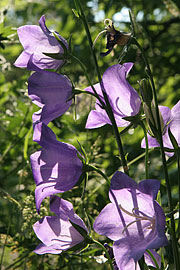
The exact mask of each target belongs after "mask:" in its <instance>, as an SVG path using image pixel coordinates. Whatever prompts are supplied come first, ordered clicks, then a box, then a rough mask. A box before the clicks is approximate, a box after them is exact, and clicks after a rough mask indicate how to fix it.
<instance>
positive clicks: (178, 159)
mask: <svg viewBox="0 0 180 270" xmlns="http://www.w3.org/2000/svg"><path fill="white" fill-rule="evenodd" d="M177 167H178V188H179V218H178V229H177V238H179V237H180V153H179V151H178V152H177Z"/></svg>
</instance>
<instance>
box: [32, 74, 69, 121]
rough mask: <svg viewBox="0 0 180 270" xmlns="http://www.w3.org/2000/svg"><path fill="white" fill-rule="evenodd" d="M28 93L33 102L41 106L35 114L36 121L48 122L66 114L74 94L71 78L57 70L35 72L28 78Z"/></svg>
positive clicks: (34, 119)
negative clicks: (56, 71) (58, 72)
mask: <svg viewBox="0 0 180 270" xmlns="http://www.w3.org/2000/svg"><path fill="white" fill-rule="evenodd" d="M28 94H29V97H30V98H31V99H32V101H33V103H35V104H36V105H38V106H39V107H40V108H41V110H40V111H38V112H36V113H34V115H33V122H34V123H35V122H37V121H41V122H44V123H45V124H48V123H49V122H50V121H52V120H54V119H55V118H57V117H59V116H61V115H62V114H64V113H65V112H66V111H67V110H68V108H69V107H70V105H71V103H72V101H71V100H68V98H69V97H70V96H71V95H72V85H71V82H70V80H69V79H68V78H67V77H66V76H63V75H61V74H57V73H55V72H49V71H44V70H43V71H42V70H40V71H36V72H34V73H33V74H32V75H31V76H30V78H29V80H28Z"/></svg>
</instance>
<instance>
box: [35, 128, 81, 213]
mask: <svg viewBox="0 0 180 270" xmlns="http://www.w3.org/2000/svg"><path fill="white" fill-rule="evenodd" d="M33 139H34V141H36V142H38V143H39V144H40V145H41V146H42V148H41V149H40V150H39V151H37V152H35V153H34V154H32V155H31V157H30V159H31V166H32V173H33V176H34V180H35V183H36V190H35V199H36V207H37V210H38V211H39V209H40V205H41V202H42V200H43V199H44V198H45V197H47V196H50V195H53V194H55V193H61V192H65V191H68V190H70V189H72V187H73V186H74V185H75V184H76V183H77V181H78V180H79V177H80V175H81V173H82V167H83V165H82V162H81V161H80V159H79V158H78V156H77V153H78V152H77V150H76V148H75V147H74V146H73V145H70V144H67V143H62V142H60V141H57V140H56V136H55V134H54V133H53V131H52V130H51V129H50V128H49V127H47V126H46V125H45V124H43V123H38V124H35V125H34V136H33Z"/></svg>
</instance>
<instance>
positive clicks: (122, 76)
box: [86, 63, 141, 128]
mask: <svg viewBox="0 0 180 270" xmlns="http://www.w3.org/2000/svg"><path fill="white" fill-rule="evenodd" d="M132 66H133V63H125V64H123V65H120V64H117V65H113V66H111V67H109V68H108V69H107V70H106V71H105V73H104V74H103V76H102V81H101V83H100V84H99V83H98V84H95V85H94V88H95V89H96V92H97V93H98V95H99V96H100V98H101V100H102V101H103V102H105V101H104V98H103V93H102V89H103V91H105V92H106V94H107V96H108V99H109V102H110V105H111V108H112V111H113V113H114V117H115V120H116V123H117V126H118V127H125V126H128V125H129V122H128V121H126V120H125V119H123V117H127V116H134V115H136V114H138V113H139V110H140V106H141V99H140V97H139V95H138V93H137V92H136V91H135V90H134V88H133V87H132V86H131V85H130V84H129V83H128V81H127V80H126V76H127V75H128V73H129V71H130V70H131V68H132ZM86 90H87V91H89V92H93V90H92V88H91V87H88V88H86ZM105 124H110V125H111V121H110V119H109V117H108V115H107V113H106V111H105V110H104V109H103V108H102V107H101V105H100V104H99V101H98V100H97V101H96V105H95V110H92V111H91V112H90V114H89V116H88V119H87V123H86V128H97V127H101V126H103V125H105Z"/></svg>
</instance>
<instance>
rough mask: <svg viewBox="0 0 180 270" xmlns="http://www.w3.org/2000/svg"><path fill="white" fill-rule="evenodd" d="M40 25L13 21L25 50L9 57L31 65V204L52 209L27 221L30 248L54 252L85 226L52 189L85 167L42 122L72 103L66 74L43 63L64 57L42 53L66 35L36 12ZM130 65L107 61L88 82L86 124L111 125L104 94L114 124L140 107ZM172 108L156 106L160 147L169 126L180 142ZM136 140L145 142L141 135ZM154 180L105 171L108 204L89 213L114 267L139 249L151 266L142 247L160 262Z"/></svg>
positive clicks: (60, 45) (161, 222)
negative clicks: (90, 102) (98, 77)
mask: <svg viewBox="0 0 180 270" xmlns="http://www.w3.org/2000/svg"><path fill="white" fill-rule="evenodd" d="M39 25H40V26H35V25H32V26H22V27H20V28H19V29H18V35H19V39H20V41H21V43H22V45H23V47H24V51H23V52H22V54H21V55H20V56H19V57H18V59H17V60H16V62H15V65H16V66H17V67H26V68H28V69H29V70H32V71H34V73H33V74H32V75H31V76H30V78H29V80H28V94H29V97H30V99H31V100H32V102H33V103H35V104H36V105H37V106H39V108H40V110H39V111H38V112H35V113H34V114H33V117H32V120H33V127H34V133H33V140H34V141H35V142H37V143H38V144H39V145H40V146H41V148H40V149H39V150H38V151H37V152H35V153H33V154H32V155H31V157H30V160H31V167H32V173H33V177H34V180H35V184H36V189H35V200H36V208H37V211H38V212H39V211H40V206H41V203H42V201H43V200H44V198H46V197H50V198H51V200H50V210H51V211H52V212H53V213H54V214H55V216H46V217H44V218H43V219H42V220H40V221H38V222H36V223H35V224H34V226H33V228H34V232H35V234H36V235H37V237H38V238H39V239H40V240H41V242H42V243H41V244H40V245H39V246H38V247H37V248H36V249H35V250H34V252H36V253H37V254H45V253H52V254H59V253H61V252H62V251H65V250H67V249H70V248H72V247H74V246H77V245H79V244H80V245H82V246H83V244H84V243H86V240H87V239H86V237H84V236H83V233H82V234H81V232H80V231H81V230H83V231H84V232H85V234H86V233H87V234H88V233H89V232H88V229H87V227H86V225H85V224H84V222H83V221H82V219H81V218H80V217H79V216H77V215H76V214H75V212H74V210H73V206H72V204H71V203H70V202H68V201H66V200H64V199H62V198H60V197H57V196H55V195H54V194H57V193H63V192H66V191H68V190H71V189H72V188H73V187H74V186H75V185H76V184H77V182H78V180H79V178H80V176H81V175H82V173H83V172H84V170H85V168H84V167H83V162H82V159H80V156H81V155H80V153H78V151H77V149H76V148H75V147H74V146H73V145H70V144H67V143H63V142H61V141H58V140H57V139H56V135H55V134H54V132H53V131H52V130H51V129H50V128H49V127H48V124H49V122H51V121H52V120H54V119H55V118H57V117H59V116H61V115H63V114H64V113H65V112H66V111H67V110H68V109H69V107H70V106H71V103H72V101H71V97H72V96H73V89H72V84H71V82H70V80H69V79H68V77H66V76H64V75H62V74H59V73H57V72H54V71H48V70H46V69H57V68H59V67H60V66H61V65H62V64H63V60H57V59H53V58H51V57H49V56H47V55H48V54H49V55H50V54H51V55H52V54H58V53H59V54H60V55H62V54H63V53H65V51H64V50H65V49H66V50H68V43H67V41H66V40H65V39H64V38H62V37H61V36H60V35H59V34H58V33H56V34H54V33H53V32H51V31H50V30H49V29H48V28H47V27H46V24H45V17H44V16H42V17H41V19H40V20H39ZM30 37H31V38H30ZM56 37H58V39H59V40H60V42H59V41H58V39H57V38H56ZM132 66H133V63H124V64H123V65H120V64H117V65H113V66H111V67H109V68H108V69H107V70H106V71H105V73H104V75H103V77H102V81H101V82H100V83H98V84H95V85H94V89H95V92H96V94H97V95H96V96H98V98H97V100H96V104H95V110H92V111H91V112H90V114H89V116H88V119H87V123H86V128H88V129H92V128H97V127H101V126H103V125H105V124H110V125H112V122H111V119H110V117H109V114H108V112H107V110H106V107H103V106H102V104H106V99H105V96H106V98H107V99H108V101H109V104H110V106H111V109H112V114H113V116H114V119H115V122H116V125H117V126H118V127H127V126H128V125H129V124H130V122H129V120H128V119H133V118H134V117H137V116H138V115H139V114H140V112H141V103H142V102H141V98H140V96H139V95H138V93H137V92H136V90H135V89H134V88H133V87H132V86H131V85H130V84H129V83H128V81H127V79H126V77H127V75H128V74H129V72H130V70H131V68H132ZM94 89H93V87H87V88H86V91H88V92H91V93H92V92H93V91H94ZM179 110H180V102H178V103H177V104H176V105H175V106H174V108H173V109H172V110H170V109H169V108H167V107H160V112H161V115H162V118H163V123H164V128H163V141H164V146H165V147H167V148H173V147H172V143H171V141H170V139H169V135H168V128H170V129H171V132H172V133H173V134H174V137H175V138H176V140H177V142H178V144H180V135H179V128H178V125H179V123H180V117H179V113H178V112H179ZM148 140H149V147H155V146H159V143H158V141H157V139H156V138H153V137H151V136H150V135H148ZM142 147H145V143H144V141H143V142H142ZM159 188H160V182H159V181H158V180H152V179H148V180H143V181H141V182H140V183H139V184H137V183H136V182H135V181H134V180H132V179H131V178H130V177H129V176H127V175H126V174H124V173H122V172H119V171H117V172H115V174H114V176H113V177H112V180H111V185H110V191H109V198H110V201H111V203H109V204H107V205H106V206H105V207H104V208H103V210H102V211H101V212H100V214H99V216H98V217H97V218H96V220H95V222H94V230H95V232H97V233H99V234H100V235H105V236H107V237H108V238H110V239H111V240H112V241H114V244H113V247H112V249H113V254H114V255H113V256H114V258H115V264H114V269H117V270H118V269H119V270H120V269H123V270H132V269H139V268H138V267H139V266H138V264H137V263H138V261H139V260H140V259H141V258H142V256H143V255H144V258H145V262H146V263H147V265H148V266H155V264H154V261H153V260H152V258H151V256H150V255H149V253H148V252H147V251H148V250H149V251H150V253H152V254H153V256H154V258H155V259H156V261H157V262H158V264H159V267H160V264H161V262H160V256H159V255H158V254H157V253H156V251H155V250H156V249H159V248H160V247H162V246H164V245H166V244H167V239H166V236H165V215H164V213H163V210H162V208H161V207H160V205H159V204H158V202H157V201H156V196H157V193H158V190H159ZM76 226H77V227H76ZM78 228H80V229H78ZM111 259H112V258H111Z"/></svg>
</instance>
